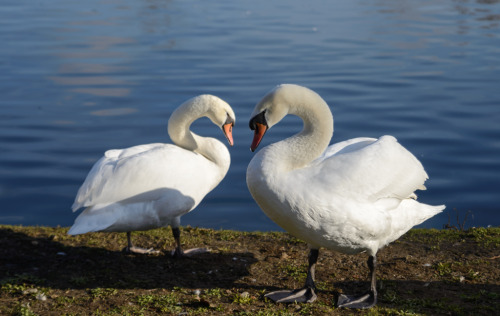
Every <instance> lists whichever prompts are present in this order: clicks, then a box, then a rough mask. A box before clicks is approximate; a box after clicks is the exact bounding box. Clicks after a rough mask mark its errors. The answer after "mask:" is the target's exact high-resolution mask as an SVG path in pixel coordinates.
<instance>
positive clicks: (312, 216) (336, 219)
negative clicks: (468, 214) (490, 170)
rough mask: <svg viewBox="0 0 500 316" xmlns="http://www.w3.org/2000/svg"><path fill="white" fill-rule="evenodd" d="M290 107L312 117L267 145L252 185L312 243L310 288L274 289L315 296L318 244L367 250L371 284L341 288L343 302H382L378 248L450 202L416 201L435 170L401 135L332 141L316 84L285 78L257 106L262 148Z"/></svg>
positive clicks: (259, 198) (282, 222)
mask: <svg viewBox="0 0 500 316" xmlns="http://www.w3.org/2000/svg"><path fill="white" fill-rule="evenodd" d="M287 114H293V115H297V116H299V117H300V118H302V120H303V121H304V128H303V130H302V131H301V132H300V133H298V134H296V135H294V136H292V137H290V138H287V139H285V140H282V141H280V142H277V143H274V144H271V145H269V146H267V147H265V148H264V149H262V150H260V151H259V152H258V153H257V154H256V155H255V157H254V158H253V159H252V161H251V162H250V164H249V166H248V169H247V185H248V188H249V190H250V193H251V194H252V196H253V198H254V199H255V201H256V202H257V204H258V205H259V206H260V207H261V208H262V210H263V211H264V213H266V215H267V216H269V217H270V218H271V219H272V220H273V221H274V222H276V223H277V224H278V225H279V226H281V227H282V228H283V229H285V230H286V231H288V232H289V233H290V234H292V235H294V236H296V237H297V238H300V239H302V240H304V241H306V242H307V243H308V244H309V245H310V253H309V269H308V275H307V279H306V284H305V286H304V288H302V289H299V290H295V291H292V292H289V291H278V292H273V293H269V294H267V297H269V298H271V299H273V300H274V301H277V302H294V301H298V302H312V301H314V300H315V299H316V294H315V293H314V290H315V286H314V271H315V264H316V260H317V258H318V253H319V252H318V250H319V248H320V247H325V248H328V249H332V250H335V251H339V252H342V253H346V254H356V253H360V252H364V251H366V252H367V253H368V255H369V259H368V266H369V268H370V271H371V289H370V291H369V292H368V293H367V294H365V295H362V296H358V297H353V296H345V295H341V297H339V300H338V302H337V305H338V306H340V307H352V308H368V307H371V306H373V305H375V303H376V299H377V292H376V279H375V268H376V253H377V251H378V250H379V249H380V248H382V247H383V246H385V245H387V244H388V243H390V242H392V241H394V240H396V239H397V238H399V237H400V236H401V235H403V234H404V233H405V232H407V231H408V230H409V229H410V228H411V227H413V226H414V225H417V224H420V223H422V222H423V221H425V220H426V219H428V218H430V217H432V216H434V215H435V214H437V213H439V212H441V211H442V210H443V209H444V208H445V206H444V205H441V206H430V205H426V204H422V203H419V202H417V201H415V199H416V195H415V194H414V191H415V190H417V189H422V190H423V189H425V187H424V182H425V180H426V179H427V174H426V172H425V171H424V169H423V167H422V165H421V164H420V162H419V161H418V160H417V159H416V158H415V157H414V156H413V155H412V154H411V153H410V152H408V151H407V150H406V149H405V148H403V147H402V146H401V145H400V144H399V143H398V142H397V141H396V139H395V138H394V137H392V136H383V137H381V138H379V139H373V138H355V139H351V140H347V141H343V142H340V143H337V144H334V145H331V146H329V147H328V143H329V142H330V139H331V137H332V135H333V117H332V114H331V112H330V109H329V108H328V105H327V104H326V102H325V101H324V100H323V99H322V98H321V97H320V96H319V95H318V94H316V93H315V92H313V91H311V90H309V89H307V88H304V87H301V86H297V85H290V84H284V85H280V86H277V87H276V88H275V89H274V90H272V91H271V92H269V93H268V94H267V95H266V96H265V97H264V98H263V99H262V100H261V101H260V102H259V103H258V104H257V105H256V107H255V110H254V112H253V113H252V119H251V120H250V128H251V129H252V130H255V136H254V139H253V142H252V145H251V150H252V151H254V150H255V149H256V148H257V146H258V145H259V143H260V141H261V140H262V137H263V136H264V134H265V133H266V131H267V130H268V129H270V128H271V127H272V126H273V125H275V124H276V123H278V122H279V121H280V120H281V119H282V118H283V117H285V116H286V115H287Z"/></svg>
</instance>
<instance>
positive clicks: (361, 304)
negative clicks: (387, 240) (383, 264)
mask: <svg viewBox="0 0 500 316" xmlns="http://www.w3.org/2000/svg"><path fill="white" fill-rule="evenodd" d="M368 268H370V279H371V285H370V291H368V292H367V293H365V294H363V295H359V296H351V295H344V294H341V295H340V296H339V299H338V301H337V307H345V308H370V307H373V306H375V304H377V277H376V275H375V270H376V268H377V256H370V257H369V258H368Z"/></svg>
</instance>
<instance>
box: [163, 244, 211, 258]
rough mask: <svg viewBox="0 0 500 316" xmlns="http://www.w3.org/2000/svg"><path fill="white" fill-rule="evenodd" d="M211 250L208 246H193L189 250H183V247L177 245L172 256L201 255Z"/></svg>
mask: <svg viewBox="0 0 500 316" xmlns="http://www.w3.org/2000/svg"><path fill="white" fill-rule="evenodd" d="M207 252H210V249H208V248H191V249H187V250H182V248H180V247H177V248H175V249H174V250H172V253H171V254H172V257H174V258H183V257H192V256H195V255H199V254H202V253H207Z"/></svg>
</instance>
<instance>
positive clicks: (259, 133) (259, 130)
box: [250, 123, 267, 152]
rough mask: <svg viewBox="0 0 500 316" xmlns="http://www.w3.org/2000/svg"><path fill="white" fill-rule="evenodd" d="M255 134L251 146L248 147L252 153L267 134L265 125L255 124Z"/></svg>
mask: <svg viewBox="0 0 500 316" xmlns="http://www.w3.org/2000/svg"><path fill="white" fill-rule="evenodd" d="M254 126H255V132H254V134H253V141H252V145H251V146H250V150H251V151H252V152H254V151H255V149H257V147H259V144H260V141H261V140H262V137H264V134H265V133H266V132H267V125H265V124H261V123H255V125H254Z"/></svg>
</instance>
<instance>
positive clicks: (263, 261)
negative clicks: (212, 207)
mask: <svg viewBox="0 0 500 316" xmlns="http://www.w3.org/2000/svg"><path fill="white" fill-rule="evenodd" d="M66 232H67V228H52V227H32V226H28V227H24V226H8V225H0V285H1V290H0V315H156V314H162V315H352V314H362V315H365V314H366V315H450V314H451V315H470V314H474V315H494V314H496V313H497V312H498V310H499V309H500V263H499V262H500V258H499V255H500V228H497V227H494V228H471V229H469V230H467V231H458V230H435V229H413V230H411V231H410V232H408V233H407V234H406V235H405V236H403V237H402V238H401V239H399V240H398V241H396V242H394V243H393V244H391V245H389V246H388V247H386V248H384V249H382V250H381V251H380V252H379V256H378V261H379V265H380V267H379V270H378V272H377V276H378V279H379V282H378V288H379V296H380V298H379V303H378V305H377V306H376V307H375V308H373V309H371V310H367V311H356V310H354V311H353V310H345V309H337V308H335V306H334V302H335V298H336V295H337V294H338V293H341V292H358V291H362V290H363V289H366V287H367V286H368V282H367V268H366V263H365V262H366V255H365V254H360V255H354V256H347V255H342V254H338V253H335V252H332V251H329V250H324V249H322V250H320V258H319V261H318V266H317V272H316V274H317V275H316V279H317V286H318V289H319V294H318V300H317V301H316V302H314V303H313V304H288V305H283V304H274V303H272V302H270V301H268V300H267V299H264V298H263V294H264V293H266V292H268V291H271V290H276V289H284V288H298V287H300V286H302V284H303V282H304V280H305V273H306V262H307V245H306V244H305V243H303V242H301V241H300V240H297V239H296V238H293V237H291V236H289V235H288V234H286V233H279V232H268V233H259V232H252V233H249V232H239V231H229V230H212V229H203V228H191V227H185V228H183V229H182V240H183V244H184V247H185V248H190V247H208V248H210V249H211V252H210V253H207V254H202V255H198V256H196V257H193V258H183V259H173V258H171V257H170V255H169V254H170V250H172V249H173V247H174V240H173V238H172V236H171V231H170V229H166V228H163V229H156V230H152V231H147V232H136V233H134V234H133V236H134V241H135V243H136V244H137V245H138V246H142V247H153V248H155V249H157V250H161V251H160V254H156V255H129V254H124V253H122V251H121V249H122V248H123V246H124V245H125V242H126V236H125V234H123V233H91V234H85V235H79V236H68V235H66Z"/></svg>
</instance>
